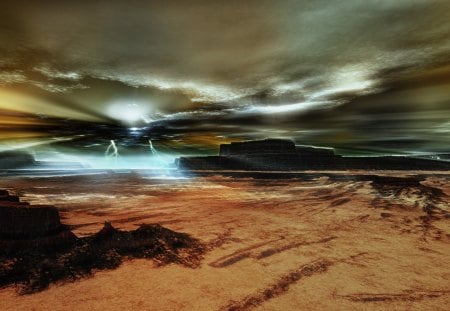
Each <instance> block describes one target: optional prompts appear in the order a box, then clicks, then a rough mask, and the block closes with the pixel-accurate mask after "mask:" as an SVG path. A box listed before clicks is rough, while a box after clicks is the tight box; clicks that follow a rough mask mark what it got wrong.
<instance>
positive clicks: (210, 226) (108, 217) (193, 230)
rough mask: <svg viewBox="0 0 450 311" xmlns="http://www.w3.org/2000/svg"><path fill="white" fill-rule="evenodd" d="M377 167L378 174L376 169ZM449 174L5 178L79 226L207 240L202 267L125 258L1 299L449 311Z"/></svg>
mask: <svg viewBox="0 0 450 311" xmlns="http://www.w3.org/2000/svg"><path fill="white" fill-rule="evenodd" d="M377 174H379V173H377ZM449 180H450V175H448V173H445V172H444V173H441V174H437V173H434V174H430V175H426V174H421V175H417V174H413V173H410V174H405V173H403V175H399V174H389V173H385V174H383V176H381V177H380V176H373V175H370V176H369V175H366V176H363V177H361V176H359V177H358V176H356V175H354V174H351V173H342V174H340V177H339V178H335V177H333V176H325V175H324V176H316V177H314V178H309V179H303V178H296V179H287V180H269V179H252V178H240V179H235V178H230V177H219V176H212V177H202V178H191V179H174V180H170V179H167V180H164V179H159V180H158V179H151V178H147V177H145V176H141V175H139V174H115V175H114V174H103V175H95V176H78V177H74V176H72V177H70V176H66V177H49V178H44V177H39V178H25V177H20V178H18V177H3V178H2V179H1V180H0V188H7V189H9V190H12V191H16V192H19V193H20V194H21V196H22V198H23V199H24V200H27V201H29V202H31V203H33V204H54V205H56V206H57V207H58V208H59V209H60V211H61V215H62V217H63V222H64V223H66V224H69V225H71V227H72V229H73V232H74V233H75V234H76V235H77V236H79V237H83V236H88V235H91V234H93V233H95V232H97V231H99V230H100V229H101V228H102V227H103V224H104V222H105V221H110V222H111V223H112V225H113V226H114V227H116V228H119V229H123V230H132V229H136V228H137V227H138V226H139V225H140V224H143V223H145V224H154V223H158V224H160V225H162V226H164V227H167V228H169V229H171V230H174V231H177V232H185V233H188V234H189V235H191V236H192V237H195V238H197V239H199V240H200V241H201V242H202V243H204V245H206V249H207V251H206V253H205V254H204V257H203V259H202V261H201V265H200V266H199V267H197V268H189V267H184V266H180V265H176V264H170V265H167V266H163V267H158V266H157V265H155V263H154V262H153V261H151V260H145V259H133V260H128V261H125V262H124V263H123V264H122V265H120V266H119V267H117V268H116V269H112V270H106V271H98V272H96V273H94V274H93V275H92V276H90V277H87V278H83V279H80V280H77V281H75V282H57V283H54V284H52V285H51V286H50V287H49V288H48V289H46V290H43V291H40V292H38V293H34V294H30V295H20V294H19V293H18V292H17V289H16V288H14V287H11V286H9V287H6V288H3V289H0V301H1V303H0V309H2V310H105V309H108V310H448V308H449V305H450V265H449V263H450V206H449V202H450V183H449Z"/></svg>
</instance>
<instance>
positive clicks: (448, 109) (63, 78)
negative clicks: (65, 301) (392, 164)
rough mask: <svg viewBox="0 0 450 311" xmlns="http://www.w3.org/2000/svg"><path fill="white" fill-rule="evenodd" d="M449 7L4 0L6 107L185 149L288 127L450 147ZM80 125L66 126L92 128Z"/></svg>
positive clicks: (388, 148)
mask: <svg viewBox="0 0 450 311" xmlns="http://www.w3.org/2000/svg"><path fill="white" fill-rule="evenodd" d="M449 12H450V3H449V2H448V1H445V0H443V1H430V0H422V1H419V0H408V1H407V0H397V1H390V0H378V1H357V0H348V1H149V2H148V3H146V4H145V3H143V1H127V2H123V1H92V2H89V3H80V2H79V1H64V2H62V1H39V2H36V1H28V2H25V1H16V2H14V3H13V2H10V3H2V4H1V5H0V43H1V45H0V56H1V58H0V88H1V89H0V100H2V101H1V102H0V108H2V109H4V110H5V111H6V110H7V111H15V112H18V113H25V114H30V115H33V116H35V115H45V116H47V117H50V118H52V120H53V121H52V122H57V121H55V119H56V120H60V121H59V122H60V124H61V127H63V126H66V125H67V124H68V122H69V123H70V122H72V123H74V124H78V122H92V123H93V124H94V125H98V126H111V127H114V128H115V127H119V128H120V127H121V126H123V127H124V128H128V127H130V126H140V127H146V128H147V129H152V128H154V127H155V126H156V125H157V126H158V131H153V132H150V133H148V135H150V136H151V137H153V136H155V137H156V136H158V139H160V140H161V142H163V141H164V142H165V143H167V144H169V145H170V146H173V147H174V148H180V145H181V146H183V145H184V146H185V147H186V148H188V147H189V146H193V145H194V146H195V147H198V148H201V147H202V146H203V147H205V146H207V147H210V148H212V147H214V146H216V145H217V143H219V142H221V141H223V140H224V139H225V140H233V139H236V140H239V139H251V138H263V137H286V138H292V139H294V140H296V141H297V142H299V143H308V144H319V145H327V146H334V147H337V148H341V149H342V150H363V151H368V152H382V153H383V152H400V153H402V152H418V151H422V152H426V151H430V152H431V151H433V152H434V151H439V152H447V151H449V150H448V146H449V143H450V138H449V136H450V124H449V122H448V119H449V116H450V59H449V55H450V22H449V20H450V16H449ZM155 122H156V123H155ZM12 127H14V126H12ZM16 127H17V132H20V131H22V130H23V127H22V125H20V124H19V125H17V124H16ZM71 128H72V129H73V133H67V131H61V133H59V135H60V136H61V137H62V136H64V137H69V136H70V137H73V136H76V135H80V134H85V133H83V128H84V127H83V126H81V127H79V126H74V127H71ZM10 129H11V126H10ZM33 131H35V132H37V133H39V135H38V136H39V137H40V135H41V134H42V135H44V134H48V136H51V137H55V136H56V137H57V136H58V131H57V130H56V131H55V130H54V129H52V130H51V131H50V132H51V133H50V132H49V131H48V128H42V127H36V128H35V129H33ZM33 131H32V132H33ZM93 131H94V132H95V130H93ZM149 131H150V130H149ZM29 132H30V131H29V129H27V133H29ZM156 132H157V135H156ZM103 133H104V132H103V131H100V130H99V131H98V133H97V136H98V137H97V138H96V139H100V140H102V139H104V140H107V139H109V137H105V135H103ZM4 136H5V137H3V138H2V139H3V140H6V141H7V140H8V135H6V134H5V135H4ZM44 136H45V135H44ZM95 136H96V134H95V133H94V134H93V135H91V134H89V137H95ZM25 137H26V136H25ZM86 143H87V142H86Z"/></svg>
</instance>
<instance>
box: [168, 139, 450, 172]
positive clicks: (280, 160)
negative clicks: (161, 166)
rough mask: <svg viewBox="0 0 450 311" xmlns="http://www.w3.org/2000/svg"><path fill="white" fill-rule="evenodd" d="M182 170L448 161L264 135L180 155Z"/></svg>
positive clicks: (408, 165) (380, 166) (411, 165)
mask: <svg viewBox="0 0 450 311" xmlns="http://www.w3.org/2000/svg"><path fill="white" fill-rule="evenodd" d="M175 164H176V165H177V167H178V169H180V170H185V171H192V172H196V171H278V172H282V171H284V172H286V171H305V170H312V171H317V170H322V171H323V170H337V171H345V170H442V171H446V170H450V162H448V161H440V160H434V159H429V158H417V157H409V156H361V157H350V156H341V155H338V154H335V152H334V149H333V148H323V147H316V146H301V145H295V144H294V142H293V141H291V140H286V139H273V138H272V139H264V140H254V141H245V142H233V143H231V144H223V145H220V150H219V155H218V156H205V157H180V158H179V159H177V160H176V163H175Z"/></svg>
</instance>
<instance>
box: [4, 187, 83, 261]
mask: <svg viewBox="0 0 450 311" xmlns="http://www.w3.org/2000/svg"><path fill="white" fill-rule="evenodd" d="M74 240H75V235H74V234H73V233H72V232H71V231H70V230H69V228H68V227H67V226H65V225H63V224H62V223H61V220H60V216H59V212H58V210H57V208H56V207H54V206H43V205H30V204H29V203H28V202H21V201H20V199H19V197H18V196H15V195H10V194H9V192H8V191H6V190H0V247H1V252H3V253H11V252H12V253H14V252H26V251H27V250H29V249H30V248H56V247H60V246H63V245H69V244H71V243H73V242H74Z"/></svg>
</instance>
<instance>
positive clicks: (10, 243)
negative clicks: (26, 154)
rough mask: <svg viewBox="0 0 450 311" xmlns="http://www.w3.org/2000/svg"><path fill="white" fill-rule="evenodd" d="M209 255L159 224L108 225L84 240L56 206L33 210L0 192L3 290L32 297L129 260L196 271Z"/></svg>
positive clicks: (199, 245)
mask: <svg viewBox="0 0 450 311" xmlns="http://www.w3.org/2000/svg"><path fill="white" fill-rule="evenodd" d="M204 252H205V246H204V245H203V244H202V243H201V242H200V241H198V240H197V239H195V238H192V237H190V236H189V235H188V234H185V233H179V232H175V231H172V230H170V229H167V228H164V227H161V226H160V225H157V224H153V225H145V224H142V225H141V226H140V227H139V228H138V229H136V230H132V231H122V230H118V229H116V228H114V227H113V226H112V225H111V224H110V223H105V226H104V227H103V229H101V230H100V231H99V232H97V233H96V234H94V235H92V236H88V237H83V238H78V237H76V236H75V235H74V234H73V233H72V231H70V229H69V227H68V226H65V225H64V224H62V223H61V221H60V217H59V213H58V210H57V209H56V208H55V207H54V206H33V205H30V204H28V203H26V202H20V200H19V198H18V197H17V196H14V195H10V194H9V193H8V192H7V191H4V190H0V288H1V287H4V286H9V285H16V286H17V289H18V290H19V291H20V293H22V294H30V293H34V292H37V291H40V290H43V289H45V288H47V287H48V286H49V285H50V284H51V283H54V282H61V281H73V280H76V279H79V278H82V277H85V276H89V275H91V274H92V273H93V272H94V271H97V270H106V269H115V268H117V267H118V266H120V264H121V263H122V262H123V261H124V260H125V259H129V258H147V259H153V260H154V261H155V263H156V264H157V265H165V264H169V263H177V264H180V265H183V266H186V267H190V268H195V267H198V266H199V264H200V261H201V259H202V256H203V253H204Z"/></svg>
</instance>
